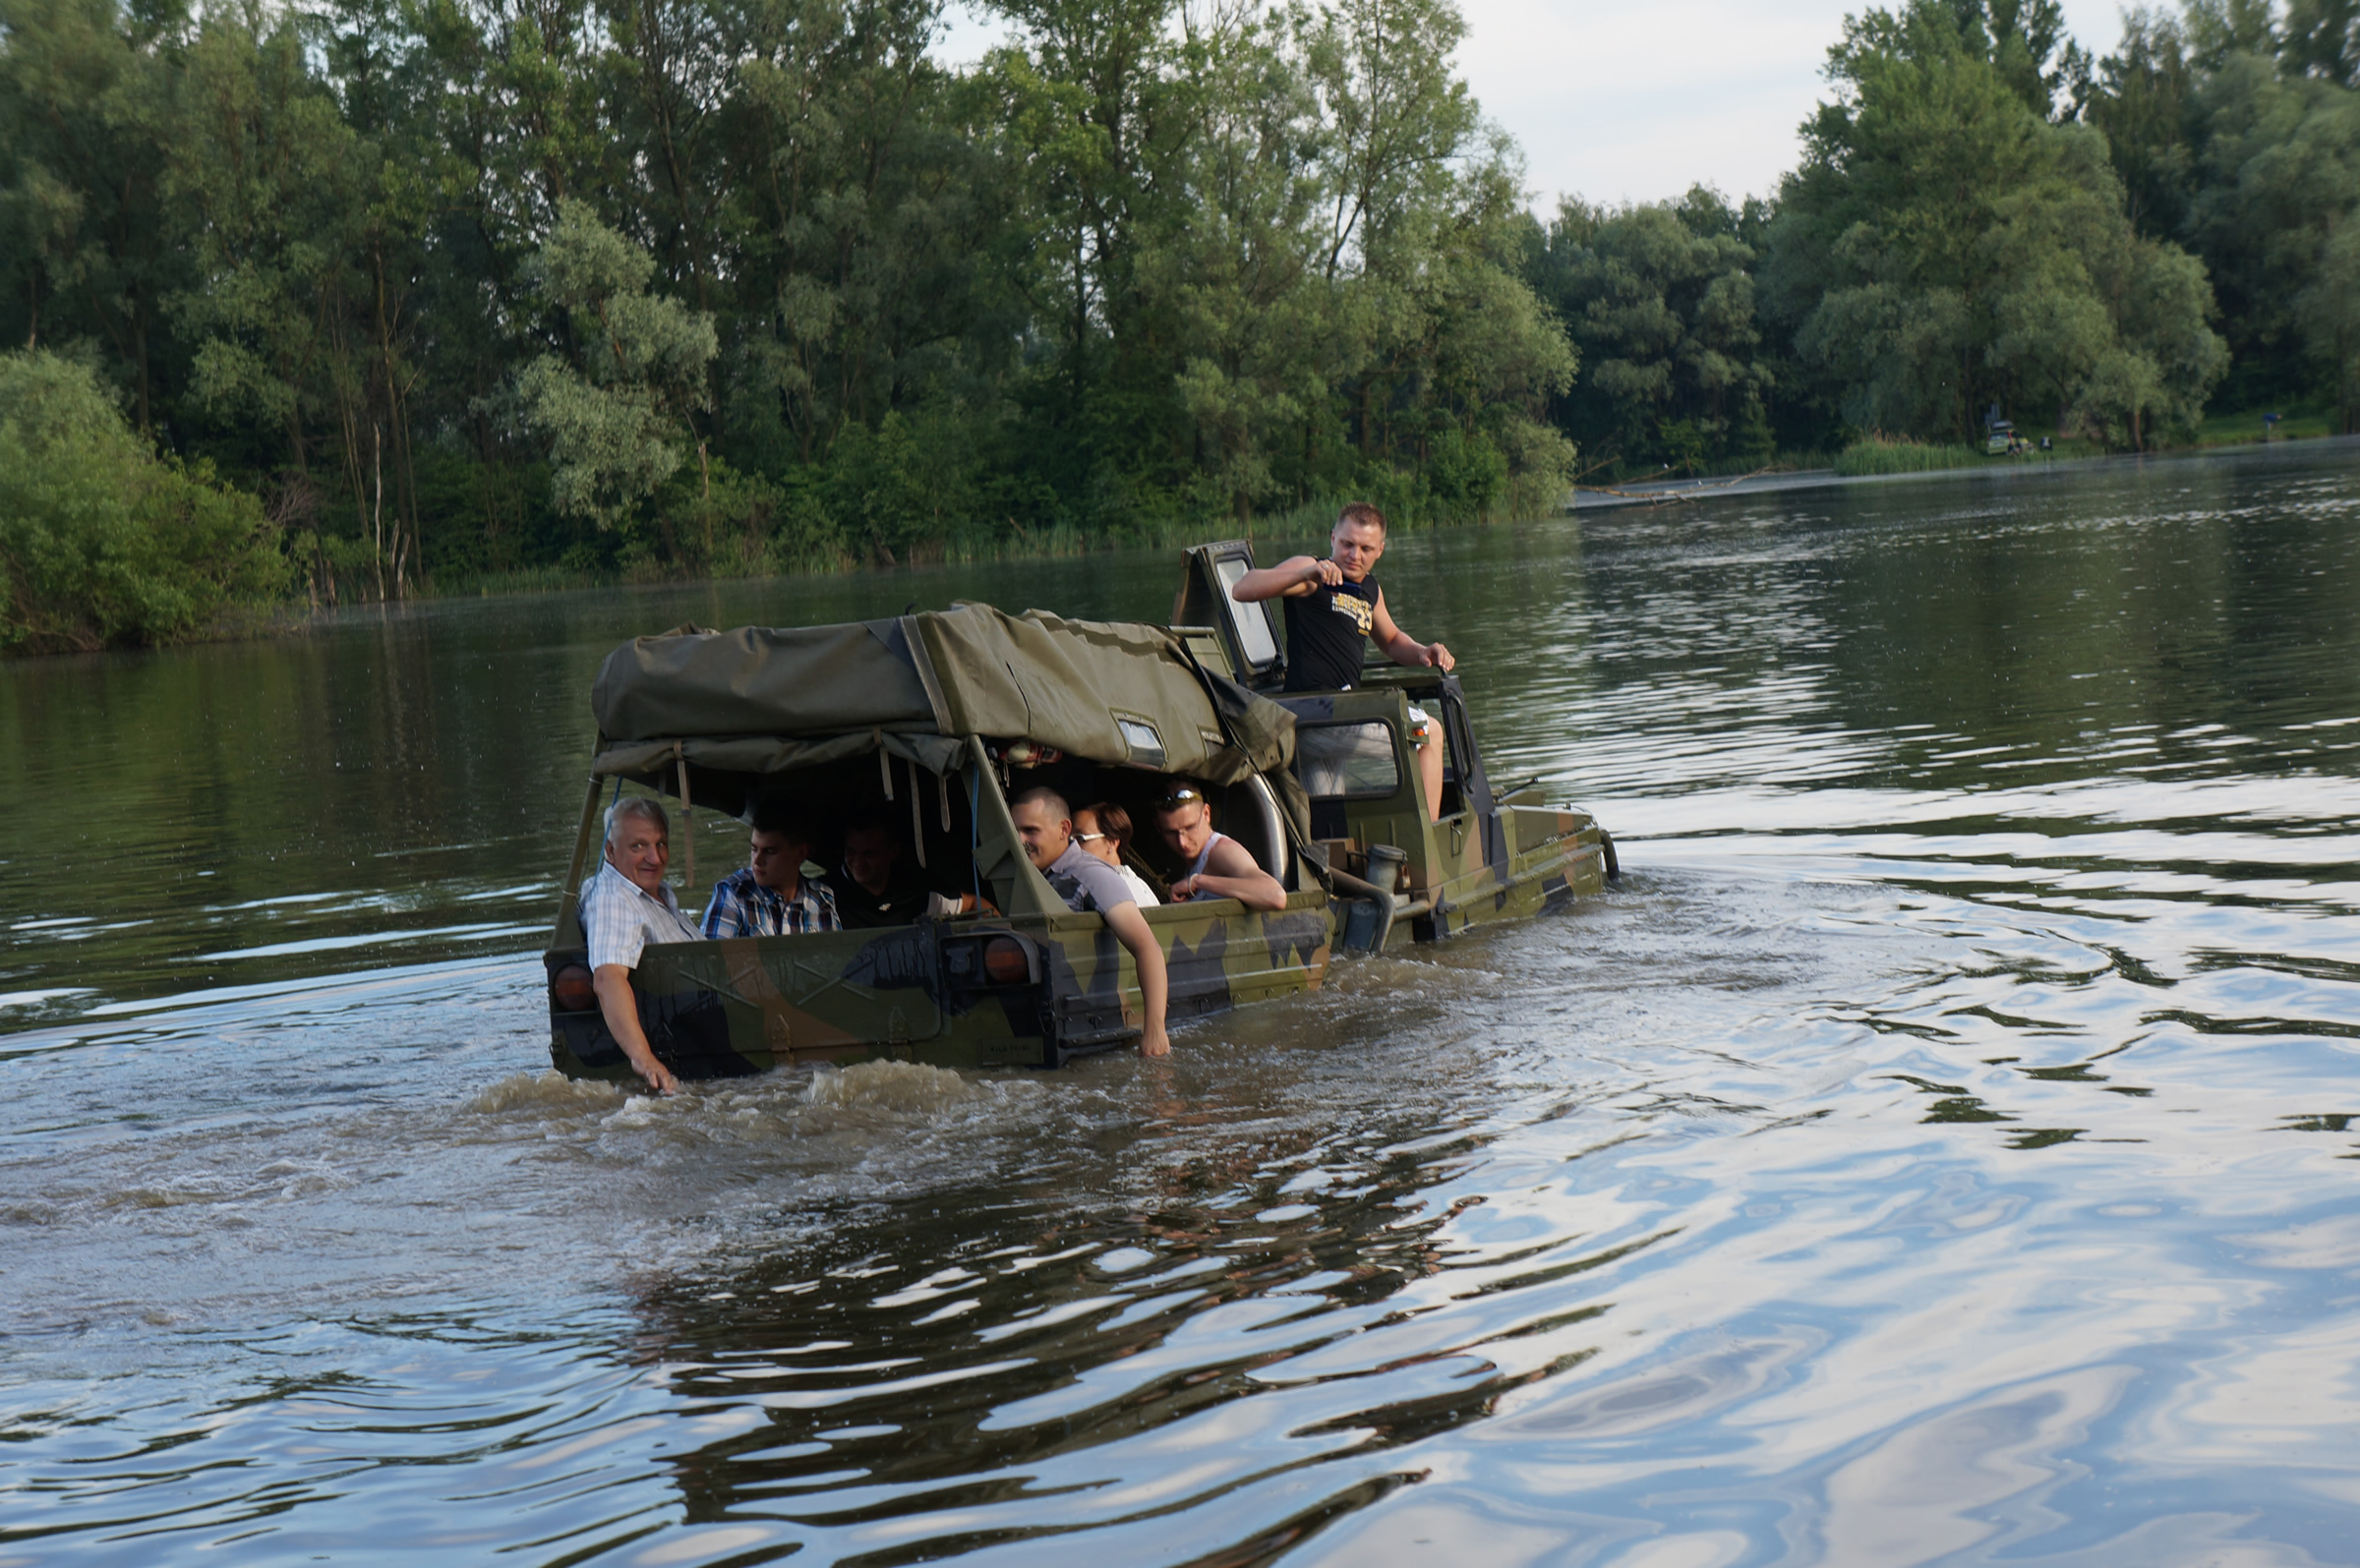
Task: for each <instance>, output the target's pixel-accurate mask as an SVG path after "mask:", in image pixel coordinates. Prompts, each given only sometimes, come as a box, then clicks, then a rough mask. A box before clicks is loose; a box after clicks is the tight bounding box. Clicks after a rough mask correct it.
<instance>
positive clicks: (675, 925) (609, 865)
mask: <svg viewBox="0 0 2360 1568" xmlns="http://www.w3.org/2000/svg"><path fill="white" fill-rule="evenodd" d="M605 860H606V863H605V864H604V865H602V866H600V867H599V869H598V875H597V876H595V877H593V878H591V879H590V882H589V884H588V885H587V886H585V887H584V888H583V889H582V895H581V906H580V912H581V919H582V935H583V936H584V937H585V938H587V939H588V945H589V949H590V985H591V989H592V990H593V991H595V992H596V993H597V994H598V1008H599V1012H600V1013H601V1014H602V1015H603V1016H605V1018H606V1020H607V1030H608V1032H609V1033H611V1034H613V1035H614V1036H615V1042H616V1043H617V1044H618V1045H619V1046H621V1047H622V1054H623V1055H624V1056H625V1057H627V1058H629V1060H630V1064H631V1069H632V1071H633V1072H635V1073H637V1074H639V1075H640V1076H641V1077H643V1078H645V1079H646V1080H647V1086H648V1087H649V1088H651V1089H655V1090H657V1091H659V1092H660V1093H664V1094H670V1093H671V1092H672V1091H673V1090H674V1089H676V1088H678V1087H679V1080H678V1079H676V1078H675V1077H674V1076H673V1075H672V1070H671V1069H670V1068H668V1067H666V1066H665V1065H664V1064H663V1063H661V1062H659V1061H657V1060H656V1053H655V1052H654V1051H653V1050H652V1049H650V1048H649V1046H648V1043H647V1031H646V1030H644V1029H642V1028H641V1027H640V1026H639V1002H638V999H637V997H635V996H634V995H633V994H632V992H631V971H632V970H634V969H636V968H638V967H639V955H640V954H642V953H644V952H645V951H646V950H647V947H648V944H650V943H654V942H694V941H696V940H697V929H696V927H695V926H693V925H691V924H689V922H688V917H687V916H686V915H684V914H682V913H681V912H680V905H679V900H677V899H675V898H674V897H673V895H672V888H671V885H670V884H668V883H666V882H665V880H664V871H665V868H666V867H667V866H669V865H670V864H671V863H672V825H671V823H670V822H669V821H667V820H666V818H665V816H664V808H663V807H662V806H660V805H658V804H656V803H655V802H654V801H653V800H650V799H648V798H646V797H645V796H643V795H633V796H631V797H630V798H629V799H627V800H619V801H617V802H616V803H615V805H614V806H613V807H612V808H611V809H610V810H609V811H608V812H607V846H606V856H605Z"/></svg>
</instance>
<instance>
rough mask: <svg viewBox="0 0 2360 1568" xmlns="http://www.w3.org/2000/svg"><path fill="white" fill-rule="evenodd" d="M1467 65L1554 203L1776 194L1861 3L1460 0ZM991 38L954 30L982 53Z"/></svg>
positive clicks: (949, 41) (2096, 7)
mask: <svg viewBox="0 0 2360 1568" xmlns="http://www.w3.org/2000/svg"><path fill="white" fill-rule="evenodd" d="M1459 6H1460V9H1461V10H1462V11H1463V12H1464V14H1465V16H1466V19H1467V39H1466V42H1465V43H1463V44H1461V45H1460V46H1459V55H1458V59H1459V68H1460V70H1461V71H1463V72H1464V73H1465V75H1466V79H1467V82H1468V85H1469V86H1471V87H1473V88H1474V89H1475V95H1476V97H1477V98H1479V99H1481V100H1482V103H1483V109H1484V113H1485V114H1486V115H1488V116H1490V117H1491V118H1492V119H1494V120H1496V121H1498V122H1499V123H1500V124H1502V125H1504V126H1505V127H1506V128H1507V130H1508V131H1509V133H1510V134H1511V135H1513V136H1514V137H1515V139H1516V142H1517V144H1518V145H1520V146H1522V147H1523V149H1524V157H1525V160H1526V163H1527V166H1528V167H1527V171H1526V177H1525V183H1526V184H1527V185H1528V186H1529V187H1530V188H1531V190H1532V193H1533V198H1534V204H1535V206H1537V207H1538V208H1539V209H1540V210H1541V211H1543V212H1548V211H1550V210H1552V209H1554V208H1555V207H1556V205H1557V199H1558V196H1559V195H1560V194H1561V193H1573V194H1578V195H1580V196H1583V197H1586V198H1588V199H1589V200H1591V201H1593V202H1626V201H1627V202H1653V201H1661V200H1663V199H1664V198H1667V197H1674V196H1678V195H1679V194H1680V193H1681V192H1682V191H1685V190H1686V189H1687V188H1688V187H1689V186H1690V185H1692V184H1694V183H1696V182H1697V181H1699V180H1701V181H1704V182H1705V183H1706V184H1709V185H1716V186H1719V187H1720V188H1721V190H1722V191H1723V192H1724V193H1726V194H1727V195H1728V196H1730V197H1731V198H1733V199H1735V198H1740V197H1744V196H1749V195H1752V196H1766V195H1768V194H1769V193H1770V192H1771V191H1772V190H1773V189H1775V188H1776V186H1777V184H1778V177H1779V175H1780V174H1782V173H1784V172H1785V171H1786V170H1788V169H1790V168H1792V167H1794V165H1795V159H1796V154H1797V143H1796V137H1795V128H1796V127H1797V126H1798V125H1800V124H1801V123H1802V121H1803V119H1804V117H1805V116H1807V115H1808V114H1809V113H1810V112H1811V105H1813V104H1814V103H1816V102H1818V101H1819V98H1820V95H1821V93H1822V92H1823V91H1824V89H1825V84H1824V83H1823V82H1822V81H1821V80H1820V77H1819V67H1820V66H1821V64H1822V63H1823V62H1824V61H1825V60H1826V58H1827V46H1828V45H1829V44H1830V43H1833V42H1834V41H1835V39H1836V36H1837V34H1838V32H1839V31H1840V30H1841V29H1842V28H1843V24H1844V16H1845V13H1846V12H1848V11H1859V10H1861V9H1864V6H1863V3H1862V0H1850V3H1846V0H1614V3H1610V0H1459ZM2064 10H2065V21H2066V26H2067V27H2068V28H2069V29H2071V30H2072V32H2073V34H2074V36H2075V37H2077V38H2079V39H2080V40H2081V42H2082V45H2083V47H2085V48H2087V49H2089V50H2091V51H2092V52H2093V53H2095V54H2103V53H2105V52H2106V51H2107V50H2109V49H2111V48H2112V47H2113V46H2114V43H2115V41H2116V39H2118V38H2119V37H2120V36H2121V33H2122V25H2121V10H2120V6H2119V4H2118V0H2064ZM996 35H997V29H985V28H982V27H979V26H977V25H974V24H973V23H965V24H963V25H961V26H957V27H955V28H953V29H952V31H951V34H950V36H949V37H947V38H946V39H945V40H944V43H945V53H946V55H947V56H948V58H951V59H954V60H966V59H973V58H974V57H975V56H977V55H979V54H981V53H982V51H983V49H984V47H986V46H987V44H988V42H990V41H991V40H992V39H994V38H995V37H996Z"/></svg>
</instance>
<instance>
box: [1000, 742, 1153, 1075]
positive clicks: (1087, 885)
mask: <svg viewBox="0 0 2360 1568" xmlns="http://www.w3.org/2000/svg"><path fill="white" fill-rule="evenodd" d="M1008 814H1009V816H1010V817H1012V818H1013V819H1015V822H1016V837H1017V839H1018V841H1019V842H1022V843H1023V844H1024V847H1025V858H1026V859H1028V860H1030V861H1032V862H1033V868H1034V869H1035V870H1037V871H1038V872H1039V873H1040V874H1041V875H1042V876H1044V877H1046V878H1047V879H1048V883H1049V887H1050V888H1051V889H1052V890H1054V891H1055V893H1056V895H1057V897H1059V898H1060V899H1063V900H1065V902H1066V906H1067V907H1068V908H1072V909H1082V910H1091V909H1094V910H1096V911H1097V912H1098V913H1099V914H1100V915H1102V916H1104V917H1105V920H1106V929H1107V930H1109V931H1111V932H1113V933H1114V940H1115V941H1117V942H1120V943H1121V944H1122V945H1123V946H1124V947H1126V948H1128V949H1129V950H1130V951H1131V961H1132V962H1133V963H1135V964H1137V965H1138V966H1139V1001H1140V1011H1141V1013H1142V1014H1143V1015H1144V1016H1143V1017H1142V1018H1141V1028H1140V1035H1139V1054H1140V1055H1142V1056H1165V1055H1168V1054H1170V1052H1171V1049H1172V1042H1171V1040H1170V1039H1169V1037H1167V1036H1166V1035H1165V1033H1164V1031H1163V1013H1164V1005H1165V1002H1166V1001H1167V999H1168V998H1169V996H1170V993H1171V980H1170V974H1169V972H1168V971H1167V970H1166V969H1165V967H1164V963H1163V949H1161V948H1159V947H1157V946H1156V945H1155V933H1154V932H1153V931H1151V930H1150V929H1149V928H1148V917H1147V916H1146V915H1144V914H1141V913H1140V912H1139V900H1136V899H1134V898H1132V897H1131V890H1130V889H1129V888H1127V887H1125V886H1124V885H1123V879H1122V878H1121V877H1120V876H1119V875H1117V874H1116V872H1115V869H1114V867H1112V866H1110V865H1108V864H1107V863H1106V862H1105V861H1103V860H1100V859H1098V858H1097V857H1096V856H1095V855H1092V854H1091V853H1090V852H1089V851H1088V850H1086V849H1084V848H1083V847H1082V846H1081V845H1080V844H1078V843H1076V842H1074V821H1073V818H1074V808H1073V807H1071V806H1069V805H1067V804H1066V801H1065V797H1064V796H1063V795H1061V794H1059V793H1058V792H1057V791H1056V790H1054V789H1050V788H1048V787H1046V786H1045V785H1043V786H1036V787H1034V788H1031V789H1028V790H1026V791H1025V792H1024V793H1023V794H1021V795H1018V796H1017V797H1016V798H1015V799H1014V800H1011V801H1009V802H1008Z"/></svg>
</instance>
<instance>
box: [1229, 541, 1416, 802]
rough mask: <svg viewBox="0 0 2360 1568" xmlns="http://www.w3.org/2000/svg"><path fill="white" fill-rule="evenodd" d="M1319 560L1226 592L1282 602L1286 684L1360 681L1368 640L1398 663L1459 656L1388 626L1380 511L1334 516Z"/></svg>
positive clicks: (1313, 687)
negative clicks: (1380, 568)
mask: <svg viewBox="0 0 2360 1568" xmlns="http://www.w3.org/2000/svg"><path fill="white" fill-rule="evenodd" d="M1384 553H1385V514H1384V513H1383V512H1381V511H1379V510H1378V509H1377V508H1376V507H1374V506H1371V505H1370V504H1369V503H1368V502H1366V501H1354V502H1353V503H1352V504H1351V505H1349V506H1347V507H1345V508H1344V509H1343V511H1342V512H1340V513H1338V514H1337V516H1336V519H1335V528H1334V531H1333V532H1331V533H1330V534H1329V535H1328V554H1327V555H1326V556H1325V557H1324V558H1323V557H1320V556H1314V555H1296V556H1294V557H1292V558H1291V559H1287V560H1282V561H1280V562H1279V563H1278V564H1277V565H1275V566H1264V567H1261V568H1258V569H1257V570H1254V571H1250V572H1248V573H1246V574H1245V575H1244V576H1243V577H1240V578H1239V579H1238V580H1237V586H1236V587H1235V588H1233V589H1231V590H1230V597H1231V598H1232V599H1235V600H1236V601H1237V602H1238V603H1239V604H1241V605H1252V604H1258V603H1260V602H1261V601H1263V600H1266V599H1283V600H1284V601H1286V689H1287V690H1289V691H1340V690H1345V689H1348V688H1350V687H1352V686H1356V685H1358V684H1359V683H1360V655H1361V648H1362V646H1363V644H1364V643H1366V642H1369V641H1374V642H1375V643H1376V644H1377V646H1378V647H1379V648H1380V649H1382V650H1383V651H1384V653H1385V656H1386V657H1387V659H1390V660H1391V661H1392V662H1393V663H1394V664H1396V665H1408V666H1410V667H1411V668H1439V669H1443V670H1448V669H1449V668H1451V667H1452V666H1454V665H1456V664H1457V663H1458V661H1456V660H1455V659H1452V658H1451V657H1450V650H1449V649H1447V648H1445V647H1444V646H1443V645H1442V644H1441V643H1422V642H1420V641H1418V640H1417V639H1416V638H1415V637H1412V636H1411V635H1410V634H1409V633H1407V632H1405V631H1403V630H1402V629H1401V628H1400V627H1398V626H1396V625H1394V624H1393V617H1392V616H1391V615H1390V614H1388V613H1387V610H1386V608H1385V590H1384V589H1382V588H1380V587H1378V586H1377V576H1376V572H1377V557H1378V556H1380V555H1382V554H1384ZM1418 772H1419V773H1420V775H1422V776H1423V777H1424V779H1425V783H1426V809H1427V810H1429V811H1439V810H1441V809H1442V799H1443V747H1442V737H1441V735H1440V734H1439V733H1437V732H1436V731H1435V729H1434V728H1433V727H1432V726H1429V727H1428V730H1427V735H1426V739H1425V741H1424V742H1423V743H1422V744H1421V745H1420V746H1419V747H1418Z"/></svg>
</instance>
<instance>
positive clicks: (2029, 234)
mask: <svg viewBox="0 0 2360 1568" xmlns="http://www.w3.org/2000/svg"><path fill="white" fill-rule="evenodd" d="M2007 42H2008V40H2007V38H2006V37H2005V36H2004V35H2003V36H2001V37H2000V38H1999V39H1997V40H1996V41H1995V39H1994V36H1993V31H1992V29H1989V28H1988V27H1985V26H1984V25H1982V23H1981V22H1979V21H1978V20H1977V18H1975V17H1974V16H1971V15H1966V14H1963V13H1962V12H1961V11H1960V10H1957V9H1954V8H1952V7H1950V6H1947V5H1939V4H1935V3H1932V0H1916V3H1914V4H1912V5H1911V6H1910V7H1908V8H1907V9H1906V10H1905V11H1903V12H1901V13H1899V14H1898V15H1895V14H1888V13H1882V12H1871V13H1869V14H1868V15H1867V16H1866V17H1865V18H1863V19H1858V20H1856V21H1855V22H1853V23H1850V24H1848V25H1847V28H1846V36H1845V39H1844V41H1843V42H1841V43H1839V44H1838V45H1836V46H1835V48H1833V49H1831V50H1830V51H1829V75H1830V78H1831V80H1832V81H1834V82H1835V84H1836V85H1837V87H1838V93H1837V98H1836V101H1835V102H1833V103H1830V104H1827V105H1824V106H1823V107H1822V108H1821V110H1820V111H1819V113H1818V115H1817V116H1816V117H1815V118H1814V119H1813V120H1812V121H1811V122H1810V123H1809V124H1807V125H1806V127H1805V140H1806V155H1805V158H1804V161H1803V165H1802V167H1801V168H1800V170H1799V171H1797V173H1796V174H1795V175H1793V176H1791V177H1790V178H1789V180H1788V181H1787V183H1786V185H1785V187H1784V189H1783V191H1782V195H1781V202H1780V210H1779V216H1778V219H1777V221H1776V223H1775V224H1774V225H1773V228H1772V256H1771V259H1770V263H1769V266H1768V267H1767V268H1766V272H1767V274H1768V281H1769V284H1770V288H1771V292H1772V294H1773V296H1774V298H1775V300H1776V301H1777V304H1778V306H1779V308H1780V310H1781V314H1783V315H1784V316H1785V317H1786V318H1787V319H1790V320H1793V321H1795V322H1796V343H1797V346H1798V348H1799V350H1800V353H1801V355H1802V357H1803V359H1804V360H1805V362H1806V363H1808V364H1810V365H1811V366H1813V367H1814V368H1815V369H1816V370H1817V371H1819V372H1820V373H1821V374H1823V375H1825V376H1827V377H1829V378H1830V379H1831V380H1832V381H1833V382H1834V383H1835V384H1836V385H1837V386H1838V387H1840V388H1841V394H1840V404H1841V407H1842V410H1843V413H1844V417H1845V418H1846V419H1847V420H1848V421H1850V422H1851V423H1852V424H1853V425H1855V426H1858V427H1861V428H1871V429H1881V430H1885V431H1889V432H1894V433H1898V434H1909V435H1913V436H1929V437H1935V438H1942V439H1961V438H1966V437H1970V436H1973V435H1974V434H1975V433H1976V431H1977V424H1978V422H1979V419H1980V417H1981V415H1982V413H1983V411H1984V409H1985V407H1986V406H1987V405H1989V404H1993V403H1996V404H1999V405H2000V406H2002V407H2003V408H2014V407H2017V406H2019V405H2022V406H2024V407H2025V408H2026V409H2027V410H2028V411H2029V410H2031V409H2039V410H2041V411H2042V412H2043V413H2044V414H2051V415H2053V416H2054V418H2055V420H2056V422H2057V426H2058V428H2059V429H2060V430H2071V429H2073V428H2075V427H2076V426H2087V427H2089V428H2091V429H2093V430H2095V431H2098V432H2100V433H2102V434H2107V435H2109V436H2112V437H2113V438H2115V439H2119V440H2122V441H2124V442H2126V443H2127V444H2134V445H2139V444H2145V443H2146V442H2147V441H2148V440H2149V439H2150V438H2151V437H2152V436H2154V435H2155V434H2156V431H2157V429H2158V427H2159V426H2161V427H2171V426H2180V427H2184V426H2187V425H2189V424H2192V423H2193V421H2194V420H2195V419H2196V418H2197V417H2198V415H2199V414H2201V411H2202V408H2203V405H2204V400H2205V398H2206V396H2207V395H2208V393H2209V392H2210V390H2211V388H2212V387H2213V384H2214V383H2215V382H2216V381H2217V380H2218V378H2219V376H2220V374H2221V371H2222V370H2223V368H2224V367H2225V363H2226V357H2225V352H2224V350H2223V349H2222V347H2221V345H2220V343H2219V340H2218V338H2217V337H2216V336H2215V335H2214V334H2213V332H2212V330H2211V328H2210V326H2209V325H2208V324H2207V318H2208V316H2209V315H2210V314H2211V298H2210V294H2209V291H2207V290H2206V289H2205V287H2204V286H2203V275H2202V270H2201V268H2197V269H2191V268H2190V267H2188V266H2187V265H2186V263H2185V259H2184V257H2182V255H2181V253H2179V252H2178V251H2177V250H2176V249H2175V248H2174V247H2171V246H2169V245H2167V244H2162V243H2158V242H2155V241H2152V240H2144V239H2141V238H2140V237H2139V236H2138V235H2137V234H2136V233H2135V232H2134V231H2133V230H2132V228H2131V225H2130V222H2129V219H2128V217H2127V216H2126V214H2125V211H2124V199H2123V195H2122V188H2121V185H2120V182H2119V181H2118V180H2117V179H2116V177H2115V175H2114V173H2113V170H2112V168H2111V166H2110V165H2109V163H2108V161H2107V155H2106V148H2105V145H2104V144H2103V142H2102V140H2101V139H2100V138H2099V137H2098V136H2096V135H2095V133H2094V132H2092V131H2090V130H2088V129H2085V128H2083V127H2080V126H2076V125H2070V124H2056V123H2053V122H2052V121H2050V120H2049V119H2048V118H2046V117H2045V116H2044V114H2043V113H2042V112H2040V111H2041V103H2042V97H2043V92H2044V90H2045V89H2044V88H2042V89H2041V90H2034V89H2032V88H2029V87H2028V86H2027V84H2028V83H2035V84H2039V83H2044V82H2045V80H2046V79H2045V77H2041V76H2039V75H2038V74H2037V73H2030V72H2028V71H2026V70H2024V69H2021V68H2016V69H2012V68H2011V66H2010V58H2011V51H2010V49H2009V47H2008V46H2007ZM2174 313H2176V314H2174ZM2101 372H2102V373H2103V374H2102V376H2101Z"/></svg>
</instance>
